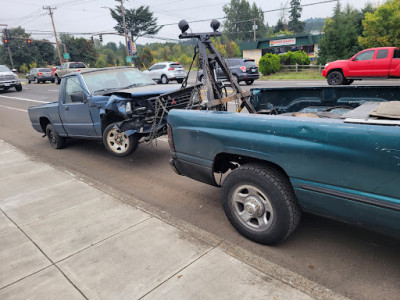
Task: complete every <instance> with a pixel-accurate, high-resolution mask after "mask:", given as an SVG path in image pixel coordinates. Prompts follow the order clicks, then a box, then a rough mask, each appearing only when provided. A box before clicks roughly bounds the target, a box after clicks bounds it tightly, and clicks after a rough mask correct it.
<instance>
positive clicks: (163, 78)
mask: <svg viewBox="0 0 400 300" xmlns="http://www.w3.org/2000/svg"><path fill="white" fill-rule="evenodd" d="M161 83H162V84H167V83H168V78H167V76H165V75H161Z"/></svg>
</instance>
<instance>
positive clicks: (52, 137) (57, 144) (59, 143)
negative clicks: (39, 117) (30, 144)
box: [46, 123, 66, 149]
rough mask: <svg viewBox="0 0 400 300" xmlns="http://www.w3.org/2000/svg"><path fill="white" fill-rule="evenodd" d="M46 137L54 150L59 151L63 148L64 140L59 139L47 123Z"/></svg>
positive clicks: (51, 126) (52, 127)
mask: <svg viewBox="0 0 400 300" xmlns="http://www.w3.org/2000/svg"><path fill="white" fill-rule="evenodd" d="M46 135H47V138H48V139H49V142H50V145H51V147H53V148H54V149H61V148H64V147H65V145H66V140H65V138H63V137H61V136H60V135H59V134H58V132H57V131H56V130H55V129H54V126H53V125H52V124H51V123H49V124H47V126H46Z"/></svg>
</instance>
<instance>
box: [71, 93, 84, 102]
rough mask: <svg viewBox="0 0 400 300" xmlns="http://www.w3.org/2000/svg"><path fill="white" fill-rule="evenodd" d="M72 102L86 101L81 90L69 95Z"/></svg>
mask: <svg viewBox="0 0 400 300" xmlns="http://www.w3.org/2000/svg"><path fill="white" fill-rule="evenodd" d="M70 96H71V101H72V102H86V97H85V94H84V93H83V92H77V93H73V94H71V95H70Z"/></svg>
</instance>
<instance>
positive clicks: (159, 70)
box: [143, 61, 187, 84]
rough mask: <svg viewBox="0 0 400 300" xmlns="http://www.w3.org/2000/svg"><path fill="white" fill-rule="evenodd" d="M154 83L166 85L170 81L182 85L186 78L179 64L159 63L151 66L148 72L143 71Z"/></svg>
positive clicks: (170, 62)
mask: <svg viewBox="0 0 400 300" xmlns="http://www.w3.org/2000/svg"><path fill="white" fill-rule="evenodd" d="M143 73H144V74H146V75H147V76H149V77H150V78H151V79H153V80H154V81H155V82H159V83H162V84H167V83H168V82H169V81H171V80H176V81H177V82H178V83H182V82H183V80H184V79H185V78H186V75H187V74H186V71H185V69H184V68H183V67H182V65H181V64H180V63H177V62H172V61H164V62H159V63H156V64H154V65H152V66H151V67H150V68H149V69H148V70H146V71H143Z"/></svg>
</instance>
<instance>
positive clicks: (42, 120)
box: [39, 117, 51, 132]
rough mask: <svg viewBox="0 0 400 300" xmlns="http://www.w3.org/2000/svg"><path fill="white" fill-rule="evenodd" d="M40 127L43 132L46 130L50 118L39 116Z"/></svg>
mask: <svg viewBox="0 0 400 300" xmlns="http://www.w3.org/2000/svg"><path fill="white" fill-rule="evenodd" d="M39 123H40V127H41V128H42V130H43V132H46V127H47V125H48V124H50V123H51V121H50V119H49V118H47V117H40V118H39Z"/></svg>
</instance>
